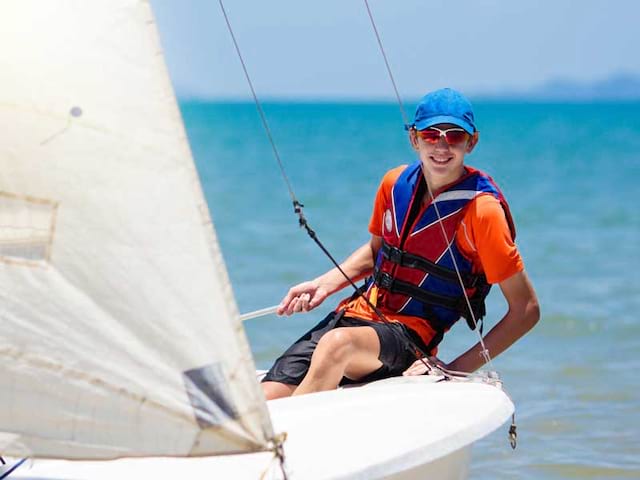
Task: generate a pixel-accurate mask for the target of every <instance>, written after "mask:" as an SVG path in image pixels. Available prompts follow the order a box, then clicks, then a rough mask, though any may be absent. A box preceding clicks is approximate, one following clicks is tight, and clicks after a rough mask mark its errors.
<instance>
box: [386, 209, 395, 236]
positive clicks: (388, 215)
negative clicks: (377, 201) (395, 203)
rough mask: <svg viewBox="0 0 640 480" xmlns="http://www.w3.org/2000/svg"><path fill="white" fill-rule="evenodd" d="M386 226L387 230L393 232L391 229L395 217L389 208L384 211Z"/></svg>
mask: <svg viewBox="0 0 640 480" xmlns="http://www.w3.org/2000/svg"><path fill="white" fill-rule="evenodd" d="M384 228H385V229H386V230H387V232H391V229H392V228H393V219H392V218H391V210H389V209H387V211H386V212H384Z"/></svg>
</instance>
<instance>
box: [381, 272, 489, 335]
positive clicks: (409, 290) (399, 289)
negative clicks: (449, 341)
mask: <svg viewBox="0 0 640 480" xmlns="http://www.w3.org/2000/svg"><path fill="white" fill-rule="evenodd" d="M372 278H373V281H374V283H375V284H376V285H378V287H380V288H382V289H384V290H387V291H388V292H390V293H394V294H401V295H406V296H408V297H410V298H412V299H414V300H417V301H419V302H420V303H422V304H424V305H425V306H427V305H435V306H438V307H444V308H448V309H450V310H453V311H455V312H458V313H459V314H460V316H461V317H463V318H464V319H465V320H466V321H467V325H469V328H470V329H471V330H475V328H476V325H474V323H473V320H472V319H473V318H474V317H475V319H476V321H477V322H480V320H481V319H482V317H484V315H485V313H486V310H485V304H484V298H485V296H486V295H487V293H488V291H489V289H490V288H491V287H490V286H489V285H488V284H485V285H484V286H481V287H480V288H479V289H478V290H477V291H476V293H475V294H474V295H472V296H471V297H470V298H469V303H470V304H471V309H472V310H473V316H472V315H471V312H469V308H468V306H467V301H466V299H465V297H464V296H463V295H460V296H457V297H450V296H447V295H440V294H438V293H433V292H428V291H426V290H423V289H422V288H420V287H418V286H417V285H413V284H411V283H408V282H404V281H402V280H398V279H397V278H393V277H392V276H391V275H390V274H388V273H386V272H383V271H381V270H379V269H378V268H376V269H374V274H373V277H372ZM426 313H427V309H426V308H425V314H426ZM425 320H427V321H429V322H430V323H431V324H432V326H433V327H434V328H435V329H436V330H442V328H441V327H437V325H436V324H434V323H432V322H434V321H436V318H428V316H425Z"/></svg>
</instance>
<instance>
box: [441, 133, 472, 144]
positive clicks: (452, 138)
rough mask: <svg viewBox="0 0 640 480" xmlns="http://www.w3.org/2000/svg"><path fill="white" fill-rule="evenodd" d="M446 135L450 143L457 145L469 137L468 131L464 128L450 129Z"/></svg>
mask: <svg viewBox="0 0 640 480" xmlns="http://www.w3.org/2000/svg"><path fill="white" fill-rule="evenodd" d="M445 135H446V138H447V143H448V144H449V145H457V144H459V143H462V142H464V141H465V140H466V139H467V132H465V131H463V130H450V131H448V132H447V133H446V134H445Z"/></svg>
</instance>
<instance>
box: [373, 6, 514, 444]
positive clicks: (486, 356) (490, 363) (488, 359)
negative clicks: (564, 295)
mask: <svg viewBox="0 0 640 480" xmlns="http://www.w3.org/2000/svg"><path fill="white" fill-rule="evenodd" d="M364 4H365V6H366V8H367V13H368V14H369V19H370V20H371V26H372V27H373V31H374V33H375V35H376V39H377V40H378V45H379V47H380V52H381V53H382V57H383V58H384V62H385V65H386V66H387V72H388V73H389V78H390V79H391V83H392V85H393V89H394V91H395V93H396V98H397V100H398V105H399V106H400V112H401V114H402V119H403V121H404V123H405V126H406V127H409V125H408V123H409V122H408V121H407V114H406V112H405V110H404V106H403V105H402V100H401V98H400V94H399V93H398V88H397V86H396V82H395V80H394V78H393V73H392V71H391V68H390V66H389V62H388V60H387V55H386V53H385V51H384V47H383V46H382V40H381V39H380V35H379V34H378V28H377V27H376V23H375V20H374V19H373V14H372V13H371V8H369V2H368V0H364ZM414 128H415V127H414ZM427 187H429V186H428V185H427ZM427 191H428V192H429V197H430V201H431V204H432V205H433V206H434V209H435V212H436V216H437V218H438V223H439V224H440V228H441V229H442V235H443V236H444V239H445V241H446V243H447V249H448V250H449V255H450V256H451V259H452V260H453V265H454V267H455V271H456V275H457V277H458V281H459V282H460V287H461V289H462V293H463V294H464V298H465V301H466V304H467V308H468V309H469V313H470V314H471V319H472V321H473V325H474V327H475V328H474V330H475V331H476V333H477V334H478V339H479V340H480V346H481V352H480V353H481V355H482V357H483V358H484V360H485V363H486V364H488V366H489V368H490V369H491V370H494V367H493V361H492V359H491V355H490V353H489V350H488V349H487V347H486V345H485V344H484V338H483V337H482V332H481V329H479V328H478V321H477V319H476V317H475V313H473V309H472V308H471V301H470V300H469V296H468V295H467V291H466V290H465V288H464V282H463V281H462V275H461V274H460V269H459V267H458V264H457V262H456V258H455V256H454V255H453V252H452V250H451V242H449V238H448V236H447V232H446V230H445V228H444V224H443V222H442V216H441V215H440V210H439V209H438V205H437V202H436V201H435V198H434V196H433V192H432V190H431V188H427ZM422 363H424V364H425V365H426V363H425V362H424V361H423V362H422ZM440 370H441V371H444V372H445V373H448V374H454V372H451V371H449V370H446V369H444V368H440ZM456 373H458V372H456ZM464 376H469V374H467V375H464ZM503 392H504V393H505V394H506V395H507V396H509V395H508V394H507V392H506V391H504V389H503ZM508 438H509V444H510V445H511V448H512V449H514V450H515V448H516V443H517V438H518V434H517V431H516V414H515V411H514V412H513V413H512V415H511V426H510V427H509V433H508Z"/></svg>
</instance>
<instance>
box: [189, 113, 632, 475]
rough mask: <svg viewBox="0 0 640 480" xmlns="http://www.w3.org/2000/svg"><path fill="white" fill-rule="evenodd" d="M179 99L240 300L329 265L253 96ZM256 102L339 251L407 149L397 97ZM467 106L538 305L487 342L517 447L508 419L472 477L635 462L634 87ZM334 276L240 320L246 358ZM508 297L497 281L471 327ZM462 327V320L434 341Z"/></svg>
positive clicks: (300, 318)
mask: <svg viewBox="0 0 640 480" xmlns="http://www.w3.org/2000/svg"><path fill="white" fill-rule="evenodd" d="M180 106H181V109H182V113H183V116H184V119H185V123H186V127H187V133H188V136H189V140H190V143H191V147H192V150H193V153H194V156H195V159H196V163H197V166H198V170H199V173H200V176H201V180H202V182H203V186H204V190H205V195H206V197H207V201H208V203H209V206H210V210H211V214H212V217H213V220H214V224H215V227H216V230H217V234H218V238H219V241H220V243H221V246H222V250H223V254H224V258H225V261H226V265H227V268H228V271H229V274H230V277H231V281H232V284H233V288H234V291H235V295H236V298H237V300H238V304H239V308H240V311H241V312H248V311H252V310H256V309H259V308H263V307H267V306H271V305H275V304H277V303H278V302H279V301H280V299H281V298H282V296H283V295H284V294H285V293H286V291H287V289H288V288H289V286H290V285H293V284H295V283H297V282H300V281H303V280H306V279H310V278H313V277H314V276H316V275H318V274H320V273H322V272H324V271H325V270H327V269H328V268H330V266H331V265H330V263H329V261H328V260H327V259H326V258H325V257H324V255H323V254H322V252H321V251H320V250H319V249H318V247H317V246H316V245H315V244H314V243H313V242H312V241H311V239H309V238H308V237H307V236H306V234H305V233H304V231H303V230H301V229H300V228H299V227H298V224H297V218H296V216H295V215H294V214H293V210H292V206H291V200H290V198H289V195H288V191H287V188H286V186H285V183H284V182H283V180H282V178H281V176H280V172H279V169H278V166H277V163H276V161H275V158H274V155H273V152H272V150H271V146H270V144H269V142H268V139H267V136H266V135H265V132H264V130H263V128H262V125H261V123H260V120H259V117H258V114H257V111H256V108H255V106H254V105H253V104H252V103H220V102H217V103H208V102H199V101H182V102H181V105H180ZM408 106H409V109H410V110H412V109H413V105H411V104H410V103H409V104H408ZM264 110H265V113H266V116H267V118H268V120H269V123H270V126H271V129H272V133H273V137H274V139H275V142H276V145H277V147H278V150H279V152H280V155H281V157H282V161H283V163H284V166H285V168H286V172H287V175H288V177H289V179H290V181H291V183H292V185H293V188H294V190H295V193H296V195H297V197H298V198H299V200H300V201H301V202H302V203H303V204H304V205H305V209H304V210H305V214H306V217H307V219H308V221H309V223H310V225H311V226H312V227H313V228H314V229H315V231H316V232H317V234H318V236H319V238H320V239H321V240H322V242H324V244H325V245H326V246H327V248H328V249H329V250H330V251H331V252H332V253H333V254H334V255H335V257H336V258H337V259H340V260H342V259H344V258H345V257H346V256H347V255H348V254H349V253H350V252H351V251H352V250H354V249H355V248H356V247H358V246H360V245H361V244H362V243H364V242H365V241H367V239H368V236H369V234H368V232H367V224H368V221H369V215H370V212H371V207H372V202H373V197H374V194H375V191H376V188H377V186H378V183H379V181H380V178H381V177H382V175H383V174H384V172H385V171H386V170H387V169H389V168H392V167H394V166H396V165H400V164H403V163H409V162H412V161H414V155H413V152H412V150H411V149H410V147H409V145H408V142H407V139H406V133H405V132H404V130H403V128H402V120H401V115H400V112H399V109H398V107H397V105H395V104H392V103H287V102H273V103H266V104H264ZM475 110H476V118H477V123H478V127H479V130H480V136H481V137H480V143H479V145H478V147H477V148H476V150H475V151H474V152H473V153H472V154H471V155H470V156H468V157H467V163H468V164H469V165H472V166H475V167H477V168H480V169H483V170H485V171H486V172H488V173H489V174H490V175H492V176H493V177H494V179H495V180H496V181H497V182H498V184H499V185H500V186H501V188H502V190H503V192H504V193H505V195H506V197H507V198H508V200H509V202H510V205H511V209H512V212H513V214H514V217H515V220H516V227H517V231H518V234H517V244H518V246H519V248H520V251H521V253H522V255H523V257H524V260H525V265H526V270H527V272H528V274H529V276H530V277H531V279H532V281H533V284H534V286H535V288H536V291H537V293H538V296H539V299H540V303H541V308H542V318H541V320H540V322H539V324H538V325H537V326H536V328H535V329H534V330H533V331H532V332H530V333H529V334H528V335H527V336H526V337H525V338H523V339H522V340H521V341H520V342H519V343H517V344H516V345H515V346H514V347H512V348H511V349H510V350H509V351H507V352H506V353H504V354H503V355H502V356H500V357H498V358H497V359H496V360H494V367H495V369H496V370H498V371H499V372H500V374H501V376H502V378H503V380H504V382H505V387H506V389H507V391H508V392H509V394H510V395H511V397H512V398H513V400H514V403H515V405H516V420H517V424H518V433H519V437H518V447H517V449H516V450H515V451H512V450H511V448H510V447H509V444H508V441H507V429H508V425H505V426H504V427H502V428H500V429H499V430H498V431H496V432H495V433H494V434H493V435H491V436H490V437H488V438H486V439H484V440H482V441H480V442H479V443H478V444H476V446H475V447H474V453H473V455H474V459H473V462H472V471H471V478H473V479H565V478H590V479H605V478H606V479H613V478H640V272H639V270H640V253H639V249H640V209H639V208H638V201H637V195H638V193H640V189H639V188H638V183H639V182H640V103H582V104H580V103H575V104H562V103H526V102H499V101H491V102H488V101H485V102H482V101H477V102H475ZM341 293H342V292H341ZM348 294H349V293H348V292H347V291H345V292H344V295H341V294H337V295H336V296H335V298H330V299H329V300H327V302H326V305H324V306H323V307H321V308H319V309H317V310H315V311H313V312H311V313H308V314H304V315H296V316H292V317H289V318H279V317H277V316H275V315H272V316H268V317H264V318H261V319H256V320H251V321H248V322H247V323H246V329H247V334H248V337H249V340H250V343H251V348H252V350H253V353H254V357H255V359H256V363H257V366H258V367H259V368H268V366H269V365H270V363H271V361H272V360H273V359H274V358H275V357H276V356H277V355H278V354H279V353H280V352H281V351H282V350H283V349H284V348H286V347H287V346H288V345H289V344H290V343H291V342H292V341H294V340H295V339H296V338H297V337H298V336H300V335H301V334H302V333H303V332H304V331H305V330H306V329H308V328H309V327H311V326H312V325H313V324H315V323H316V322H318V321H319V320H320V319H322V318H323V317H324V315H325V314H326V313H327V312H328V311H329V310H330V309H332V308H333V307H334V306H335V304H336V303H337V301H338V300H339V298H341V297H342V296H346V295H348ZM505 308H506V307H505V304H504V302H503V300H502V296H501V295H500V292H499V289H498V288H495V289H494V291H492V293H491V295H490V298H489V304H488V315H487V317H486V319H485V324H486V326H485V328H489V327H491V326H492V325H494V324H495V322H496V321H497V320H498V319H499V318H500V317H501V315H502V314H503V313H504V311H505ZM475 341H477V337H476V334H475V333H473V332H471V331H470V330H468V328H467V327H466V324H465V322H459V323H458V324H457V325H456V326H455V327H454V328H453V329H452V330H451V331H450V332H449V333H448V335H447V336H446V337H445V340H444V342H443V344H442V347H441V350H440V356H441V358H443V359H444V360H445V361H446V360H450V359H452V358H453V357H455V356H456V355H457V354H458V353H461V352H462V351H464V350H465V349H466V348H468V347H469V346H471V345H472V344H473V343H474V342H475ZM425 408H429V405H428V399H425ZM377 414H379V412H378V413H377ZM372 421H373V420H372ZM385 441H393V440H392V439H385Z"/></svg>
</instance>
